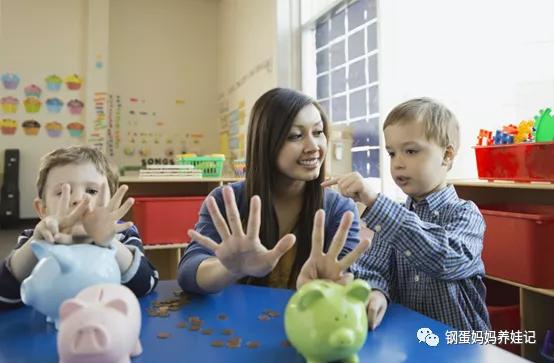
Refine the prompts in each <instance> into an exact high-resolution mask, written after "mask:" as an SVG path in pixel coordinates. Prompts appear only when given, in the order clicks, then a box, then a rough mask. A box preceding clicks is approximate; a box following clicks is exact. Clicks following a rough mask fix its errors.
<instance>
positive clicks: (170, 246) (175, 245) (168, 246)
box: [143, 243, 188, 250]
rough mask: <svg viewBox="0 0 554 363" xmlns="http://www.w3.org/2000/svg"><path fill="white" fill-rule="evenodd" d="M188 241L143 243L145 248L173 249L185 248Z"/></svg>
mask: <svg viewBox="0 0 554 363" xmlns="http://www.w3.org/2000/svg"><path fill="white" fill-rule="evenodd" d="M187 246H188V243H167V244H160V245H143V247H144V249H145V250H172V249H175V248H185V247H187Z"/></svg>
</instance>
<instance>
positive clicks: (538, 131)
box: [535, 108, 554, 142]
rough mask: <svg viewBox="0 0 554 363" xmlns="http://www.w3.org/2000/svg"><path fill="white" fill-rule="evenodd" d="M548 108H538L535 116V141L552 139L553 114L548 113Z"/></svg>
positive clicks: (553, 128) (553, 139)
mask: <svg viewBox="0 0 554 363" xmlns="http://www.w3.org/2000/svg"><path fill="white" fill-rule="evenodd" d="M551 111H552V110H551V109H550V108H547V109H544V110H540V111H539V115H538V116H535V141H536V142H548V141H554V116H553V115H551V114H550V112H551Z"/></svg>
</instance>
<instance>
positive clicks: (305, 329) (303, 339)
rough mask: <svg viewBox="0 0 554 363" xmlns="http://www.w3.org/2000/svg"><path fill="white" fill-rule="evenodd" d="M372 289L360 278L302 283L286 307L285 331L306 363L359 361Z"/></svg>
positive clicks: (365, 335)
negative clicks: (343, 283)
mask: <svg viewBox="0 0 554 363" xmlns="http://www.w3.org/2000/svg"><path fill="white" fill-rule="evenodd" d="M370 291H371V288H370V287H369V285H368V284H367V283H366V282H365V281H363V280H354V281H352V282H351V283H349V284H348V285H346V286H342V285H339V284H336V283H333V282H328V281H324V280H314V281H311V282H309V283H307V284H305V285H304V286H302V287H301V288H300V289H299V290H298V291H297V292H296V293H295V294H294V295H293V296H292V297H291V298H290V300H289V302H288V304H287V307H286V309H285V332H286V334H287V337H288V339H289V341H290V342H291V344H292V345H293V346H294V347H295V348H296V350H298V351H299V352H300V354H302V356H304V358H305V359H306V360H307V361H308V362H309V363H319V362H329V361H336V360H343V361H348V362H353V363H354V362H358V354H357V352H358V350H359V349H360V348H361V347H362V346H363V345H364V342H365V340H366V337H367V329H368V326H367V313H366V308H365V306H366V304H367V301H368V298H369V293H370Z"/></svg>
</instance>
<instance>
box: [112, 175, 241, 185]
mask: <svg viewBox="0 0 554 363" xmlns="http://www.w3.org/2000/svg"><path fill="white" fill-rule="evenodd" d="M241 180H244V178H237V177H217V178H188V177H159V178H150V177H149V178H141V177H138V176H122V177H120V178H119V183H120V184H125V183H160V182H163V183H229V182H236V181H241Z"/></svg>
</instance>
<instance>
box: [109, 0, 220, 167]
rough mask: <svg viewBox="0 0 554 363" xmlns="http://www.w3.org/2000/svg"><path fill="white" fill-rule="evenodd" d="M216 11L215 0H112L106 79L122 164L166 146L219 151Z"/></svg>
mask: <svg viewBox="0 0 554 363" xmlns="http://www.w3.org/2000/svg"><path fill="white" fill-rule="evenodd" d="M162 5H163V6H162ZM217 12H218V1H215V0H186V1H183V0H164V1H163V2H159V1H153V0H111V1H110V35H109V37H110V42H109V43H110V46H109V54H110V56H109V64H110V76H109V80H110V81H109V83H110V92H111V93H112V95H113V97H114V98H113V101H114V102H113V106H112V117H113V118H114V120H113V122H114V127H115V126H117V125H115V124H116V123H118V124H119V125H120V127H119V129H115V130H114V132H115V133H118V134H119V135H120V140H119V142H118V140H115V145H114V149H115V160H116V162H117V163H118V164H119V165H120V166H124V165H140V163H141V159H144V158H151V157H157V158H168V157H170V156H171V155H170V153H171V152H175V153H180V152H183V151H187V152H196V153H200V154H204V153H214V152H218V150H219V140H218V139H217V137H213V135H214V130H217V128H218V121H217V117H218V112H217V73H216V69H217V67H218V64H219V63H220V62H221V58H219V57H218V51H217V43H218V41H217V36H218V32H217V29H218V22H217ZM117 97H119V100H118V98H117ZM131 112H134V114H131ZM118 114H119V116H118ZM118 117H119V119H118ZM114 136H116V135H114ZM130 154H133V155H130Z"/></svg>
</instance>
